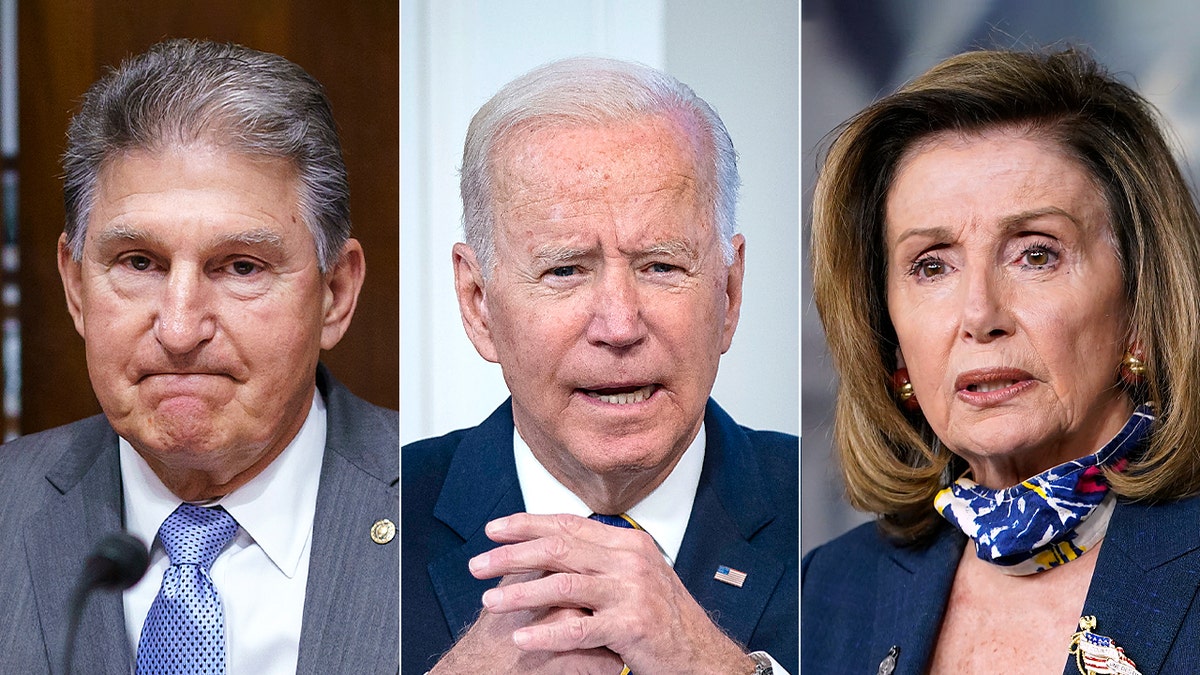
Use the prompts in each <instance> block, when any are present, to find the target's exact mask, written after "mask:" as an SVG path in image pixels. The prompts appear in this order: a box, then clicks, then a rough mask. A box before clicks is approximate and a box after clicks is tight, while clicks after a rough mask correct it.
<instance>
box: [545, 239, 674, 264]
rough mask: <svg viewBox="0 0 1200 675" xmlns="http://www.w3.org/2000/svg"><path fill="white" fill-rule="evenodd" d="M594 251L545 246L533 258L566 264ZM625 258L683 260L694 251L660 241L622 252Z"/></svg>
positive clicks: (672, 242)
mask: <svg viewBox="0 0 1200 675" xmlns="http://www.w3.org/2000/svg"><path fill="white" fill-rule="evenodd" d="M594 252H595V249H591V248H588V249H582V248H572V247H570V246H557V245H546V246H541V247H539V248H537V249H536V250H535V251H534V252H533V255H534V258H536V259H537V260H542V261H546V262H551V263H555V262H568V261H571V260H578V259H580V258H583V257H586V256H588V255H592V254H593V253H594ZM621 252H622V253H624V254H625V255H626V256H628V257H630V258H643V257H649V256H672V257H683V258H689V259H691V258H695V257H696V250H695V247H693V246H692V245H691V244H690V243H688V242H686V241H682V240H668V241H660V242H655V243H654V244H651V245H650V246H647V247H646V248H644V249H639V250H635V251H625V250H622V251H621Z"/></svg>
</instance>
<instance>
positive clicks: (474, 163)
mask: <svg viewBox="0 0 1200 675" xmlns="http://www.w3.org/2000/svg"><path fill="white" fill-rule="evenodd" d="M671 114H683V115H686V116H687V117H688V118H690V119H689V121H690V122H694V123H695V128H696V129H697V133H698V135H699V138H695V139H693V140H694V141H695V143H696V146H697V147H696V149H697V151H698V156H699V157H700V158H701V159H700V160H699V161H701V162H711V164H710V165H708V166H707V167H697V168H700V169H702V168H708V169H711V171H712V173H711V174H710V175H711V176H712V177H713V180H712V185H711V191H712V193H713V194H712V195H711V196H710V198H711V205H710V206H711V213H712V214H713V220H714V222H715V225H716V227H717V231H718V232H719V234H720V242H721V256H722V258H723V259H724V261H725V264H726V265H729V264H731V263H732V262H733V235H734V234H735V232H736V230H737V218H736V215H735V210H736V207H737V195H738V188H739V186H740V184H741V182H740V179H739V178H738V169H737V152H735V151H734V149H733V142H732V141H731V140H730V139H729V132H727V131H726V130H725V124H724V123H723V122H721V118H720V117H719V116H718V115H717V113H716V111H714V110H713V109H712V107H711V106H710V105H708V103H706V102H705V101H704V99H702V98H700V97H699V96H697V95H696V93H695V92H694V91H692V89H691V88H690V87H688V86H687V85H686V84H684V83H682V82H680V81H679V80H677V79H675V78H674V77H671V76H670V75H667V74H666V73H663V72H660V71H658V70H655V69H653V68H650V67H649V66H645V65H642V64H640V63H632V62H628V61H618V60H615V59H606V58H595V57H576V58H569V59H563V60H561V61H555V62H553V63H549V64H546V65H544V66H541V67H539V68H535V69H534V70H531V71H530V72H528V73H526V74H524V75H522V76H521V77H518V78H517V79H515V80H513V81H512V82H509V83H508V84H506V85H505V86H504V87H503V88H502V89H500V91H499V92H497V93H496V95H495V96H493V97H492V98H491V99H490V100H489V101H488V102H487V103H485V104H484V105H483V107H481V108H480V109H479V111H478V112H477V113H475V116H474V117H473V118H472V119H471V125H470V127H469V128H468V129H467V139H466V142H465V144H464V146H463V163H462V171H461V179H460V190H461V193H462V202H463V230H464V234H465V237H466V241H467V244H468V245H469V246H470V247H471V248H472V249H473V250H474V251H475V256H476V258H477V259H478V260H479V264H480V266H481V268H482V270H483V274H484V276H485V277H486V276H488V275H489V274H490V273H491V271H492V269H494V268H495V265H496V260H495V241H494V229H495V228H494V225H495V223H494V218H493V212H494V210H493V206H494V205H493V200H494V194H493V191H494V185H493V183H494V181H493V176H492V171H491V168H492V165H493V163H494V162H495V161H496V157H494V156H493V155H494V154H495V153H496V151H497V148H499V147H501V146H502V145H503V141H504V137H505V134H507V133H508V132H509V131H510V130H512V129H515V128H517V127H521V128H528V127H529V126H530V125H531V124H532V125H535V126H536V127H537V128H554V127H563V128H569V127H579V126H603V125H612V124H620V123H624V122H633V121H637V120H638V119H639V118H644V117H645V116H647V115H671Z"/></svg>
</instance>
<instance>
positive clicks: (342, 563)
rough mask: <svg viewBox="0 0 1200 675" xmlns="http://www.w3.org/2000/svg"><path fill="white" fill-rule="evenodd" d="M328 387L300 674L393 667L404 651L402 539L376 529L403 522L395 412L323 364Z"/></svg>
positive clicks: (322, 373) (325, 388)
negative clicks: (375, 535) (358, 394)
mask: <svg viewBox="0 0 1200 675" xmlns="http://www.w3.org/2000/svg"><path fill="white" fill-rule="evenodd" d="M318 384H319V386H321V389H322V393H324V394H325V397H326V403H327V406H328V407H327V410H328V425H327V432H326V442H325V458H324V460H323V462H322V465H321V480H320V487H319V488H318V490H317V510H316V515H315V518H314V521H313V541H312V550H311V554H310V563H309V572H308V583H307V588H306V590H305V597H304V617H303V624H302V627H301V634H300V657H299V663H298V665H297V672H298V673H313V674H323V673H343V672H347V673H348V672H353V673H368V672H380V668H381V666H383V667H384V672H386V671H387V670H388V668H387V667H386V664H389V663H395V659H396V654H397V652H398V645H397V643H396V640H397V638H398V636H399V632H400V626H399V608H398V604H397V603H398V596H399V593H398V590H399V589H398V587H397V582H398V579H399V575H400V562H399V550H400V549H399V543H400V539H399V538H398V537H396V538H393V539H391V540H390V541H388V542H387V543H385V544H377V543H375V542H374V541H373V540H372V538H371V528H372V525H374V523H375V522H376V521H378V520H381V519H385V518H386V519H389V520H391V521H392V523H393V524H396V523H399V522H400V514H399V511H400V503H399V468H398V463H397V462H398V450H399V437H398V435H397V433H396V427H395V421H394V418H392V419H390V420H388V419H383V416H384V414H381V411H379V410H378V409H375V408H373V407H370V406H368V405H367V404H366V403H364V402H362V401H360V400H358V399H356V398H354V397H353V396H352V395H351V394H350V393H349V391H347V390H346V389H345V388H343V387H342V386H341V385H339V384H337V383H336V382H333V381H332V379H331V378H330V376H329V374H328V373H327V372H326V371H325V370H324V369H323V368H322V369H320V371H319V374H318ZM377 420H378V424H376V423H375V422H376V421H377Z"/></svg>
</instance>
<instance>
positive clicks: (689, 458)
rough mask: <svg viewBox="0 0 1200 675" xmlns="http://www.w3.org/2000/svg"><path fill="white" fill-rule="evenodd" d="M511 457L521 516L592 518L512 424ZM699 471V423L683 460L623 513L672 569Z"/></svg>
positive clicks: (701, 462)
mask: <svg viewBox="0 0 1200 675" xmlns="http://www.w3.org/2000/svg"><path fill="white" fill-rule="evenodd" d="M513 454H514V457H515V459H516V461H517V482H518V483H519V484H520V486H521V497H522V499H524V500H525V511H526V512H528V513H536V514H552V513H570V514H572V515H576V516H583V517H584V518H587V517H588V516H590V515H592V510H591V509H590V508H588V506H587V504H584V503H583V500H582V499H580V498H579V497H577V496H575V493H574V492H571V491H570V490H569V489H567V486H565V485H563V484H562V483H560V482H558V479H557V478H555V477H554V476H553V475H551V474H550V472H549V471H547V470H546V467H544V466H542V464H541V462H539V461H538V460H537V458H536V457H534V456H533V451H532V450H530V449H529V444H527V443H526V442H525V439H523V438H521V434H519V433H517V428H516V425H514V426H513ZM703 468H704V424H703V423H701V425H700V432H699V433H697V434H696V438H694V439H692V443H691V445H689V446H688V447H687V450H684V451H683V456H682V457H680V458H679V462H678V463H677V464H676V465H675V468H674V469H673V470H672V471H671V473H670V474H668V475H667V477H666V479H664V480H663V482H662V483H661V484H660V485H659V486H658V487H656V488H654V491H653V492H651V493H650V494H648V495H646V498H645V499H643V500H642V501H640V502H638V503H637V504H636V505H634V507H633V508H631V509H629V510H628V511H626V512H625V514H626V515H627V516H629V517H630V518H633V519H634V520H635V521H637V524H638V525H640V526H641V527H642V529H643V530H645V531H646V533H647V534H649V535H650V536H651V537H653V538H654V542H655V543H656V544H658V548H659V550H660V551H662V553H663V557H665V558H666V559H667V563H668V564H669V565H671V566H672V567H674V566H675V559H676V558H677V557H679V546H680V544H682V543H683V533H684V532H686V531H687V524H688V518H690V517H691V515H692V502H694V501H696V487H697V486H698V485H699V484H700V471H701V469H703ZM608 515H613V516H615V515H617V514H615V513H610V514H608Z"/></svg>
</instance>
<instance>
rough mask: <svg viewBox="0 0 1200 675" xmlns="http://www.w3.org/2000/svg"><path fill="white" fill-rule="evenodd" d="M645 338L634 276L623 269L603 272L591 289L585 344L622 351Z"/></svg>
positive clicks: (645, 331) (639, 298) (643, 319)
mask: <svg viewBox="0 0 1200 675" xmlns="http://www.w3.org/2000/svg"><path fill="white" fill-rule="evenodd" d="M646 335H647V328H646V322H645V317H644V316H643V313H642V300H641V296H640V293H639V290H638V287H637V280H636V279H635V278H634V273H633V272H632V271H630V270H625V269H622V270H609V271H606V272H605V273H603V274H602V275H601V277H600V279H599V282H598V283H597V286H596V288H595V289H594V295H593V297H592V315H591V320H590V321H589V323H588V341H589V342H591V343H592V344H597V345H607V346H610V347H617V348H621V349H623V348H626V347H632V346H634V345H636V344H638V343H640V342H641V341H643V340H645V339H646Z"/></svg>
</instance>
